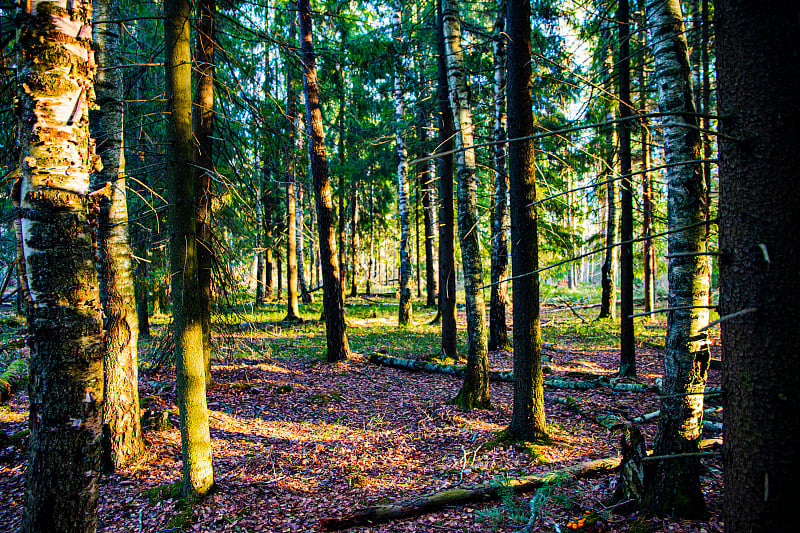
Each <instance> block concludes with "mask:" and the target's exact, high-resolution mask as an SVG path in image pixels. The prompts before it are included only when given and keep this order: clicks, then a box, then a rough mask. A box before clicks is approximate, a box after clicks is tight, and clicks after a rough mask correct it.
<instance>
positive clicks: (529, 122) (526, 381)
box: [507, 0, 547, 441]
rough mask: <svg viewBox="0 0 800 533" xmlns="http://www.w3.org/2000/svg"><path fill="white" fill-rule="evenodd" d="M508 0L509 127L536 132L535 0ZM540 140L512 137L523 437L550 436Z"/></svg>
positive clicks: (514, 422)
mask: <svg viewBox="0 0 800 533" xmlns="http://www.w3.org/2000/svg"><path fill="white" fill-rule="evenodd" d="M507 2H508V18H507V21H508V22H507V33H508V39H509V41H508V60H507V61H508V92H507V98H508V113H509V115H510V116H512V117H514V120H512V121H510V123H509V127H508V135H509V137H510V138H512V139H517V138H520V137H529V136H530V135H532V134H533V109H532V101H531V93H530V89H529V80H530V77H531V61H530V57H531V26H530V3H529V2H528V1H527V0H507ZM534 171H535V161H534V143H533V140H532V139H528V140H525V141H518V142H512V143H509V148H508V172H509V181H510V186H511V191H510V192H511V194H510V197H511V254H512V255H511V257H512V260H511V267H512V272H511V273H512V276H513V277H514V281H513V284H514V285H513V292H512V296H513V298H514V411H513V413H512V415H511V424H510V425H509V427H508V431H509V433H511V434H512V435H513V436H514V437H516V438H519V439H524V440H528V441H536V440H541V439H544V438H546V436H547V434H546V429H545V412H544V376H543V373H542V333H541V327H540V323H539V275H538V274H531V272H534V271H535V270H536V269H537V268H539V250H538V241H539V237H538V229H537V214H536V207H535V206H533V205H532V204H533V202H535V201H536V181H535V173H534Z"/></svg>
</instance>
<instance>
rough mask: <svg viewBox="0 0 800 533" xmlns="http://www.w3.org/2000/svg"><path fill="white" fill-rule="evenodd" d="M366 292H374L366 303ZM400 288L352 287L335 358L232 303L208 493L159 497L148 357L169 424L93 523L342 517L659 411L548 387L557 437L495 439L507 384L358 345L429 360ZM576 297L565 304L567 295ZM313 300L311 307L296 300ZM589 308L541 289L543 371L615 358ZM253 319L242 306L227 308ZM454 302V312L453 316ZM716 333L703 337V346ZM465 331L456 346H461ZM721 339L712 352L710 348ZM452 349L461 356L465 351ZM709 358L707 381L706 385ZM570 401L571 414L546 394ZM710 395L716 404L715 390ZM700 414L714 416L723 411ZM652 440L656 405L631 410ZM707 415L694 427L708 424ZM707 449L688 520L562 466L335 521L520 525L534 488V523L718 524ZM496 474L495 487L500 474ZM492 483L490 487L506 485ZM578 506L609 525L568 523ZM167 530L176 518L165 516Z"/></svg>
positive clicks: (612, 395)
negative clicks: (449, 500) (510, 488)
mask: <svg viewBox="0 0 800 533" xmlns="http://www.w3.org/2000/svg"><path fill="white" fill-rule="evenodd" d="M376 301H377V302H379V303H373V302H376ZM395 302H396V300H394V299H392V298H381V297H373V298H369V299H363V298H350V299H348V301H347V307H346V308H347V322H348V330H349V332H350V339H351V343H352V346H353V349H354V351H355V352H357V355H354V356H353V357H352V358H351V359H349V360H348V361H346V362H343V363H338V364H336V365H334V366H330V365H328V364H327V363H325V362H324V359H323V357H322V349H323V347H322V344H321V333H322V330H321V327H320V324H319V323H318V322H315V321H309V322H307V323H304V324H300V325H289V324H283V323H281V322H280V318H281V317H282V315H281V313H282V312H283V306H279V305H278V304H271V305H270V306H269V307H268V308H267V309H265V310H264V311H262V312H260V313H258V314H257V315H250V314H247V315H231V316H230V317H229V320H232V321H233V320H235V321H237V322H233V323H231V324H230V325H222V324H221V325H219V326H217V328H215V329H216V331H215V333H214V337H213V342H214V346H215V350H216V352H217V353H219V354H220V358H219V359H215V360H214V362H213V363H212V372H213V374H214V385H213V387H212V388H211V389H210V390H209V393H208V404H209V409H210V426H211V438H212V445H213V448H214V468H215V472H216V475H217V478H216V479H217V485H218V489H217V491H216V492H214V493H213V494H212V495H210V496H208V497H207V498H206V499H204V500H201V501H198V502H193V503H190V504H184V505H183V506H182V505H181V504H180V503H179V501H178V498H177V497H176V496H175V495H174V494H173V495H171V496H169V495H161V496H156V495H154V492H156V491H157V490H161V489H164V490H166V491H169V490H170V488H172V487H174V485H175V483H178V484H179V483H180V479H181V477H180V476H181V473H180V472H181V469H180V464H179V462H180V432H179V431H178V429H177V422H178V418H177V416H176V414H175V410H176V403H175V396H174V379H175V378H174V369H171V368H162V369H160V370H158V371H156V372H149V371H147V370H144V371H143V372H142V376H141V390H140V394H141V398H142V405H143V409H145V410H147V409H150V410H155V411H162V410H168V411H170V412H171V414H170V419H169V424H168V426H169V427H168V429H165V430H161V431H152V430H146V432H145V439H146V441H147V442H148V451H147V454H146V455H145V456H144V457H143V458H142V459H140V460H139V461H137V462H135V463H134V464H132V465H131V466H129V467H127V468H125V469H123V470H121V471H119V472H117V473H116V474H113V475H111V476H108V477H105V478H104V480H103V482H102V484H101V487H100V493H101V503H100V509H99V516H100V523H99V526H98V531H109V532H112V531H143V532H152V533H155V532H160V531H180V530H185V531H265V532H266V531H274V532H284V531H285V532H291V531H318V530H319V527H320V522H321V520H323V519H326V518H328V519H330V518H338V517H342V516H346V515H348V514H350V513H352V512H354V511H356V510H358V509H361V508H363V507H368V506H371V505H376V504H385V503H388V502H394V501H398V500H405V499H408V498H410V497H413V496H420V495H423V494H428V493H433V492H439V491H444V490H449V489H455V488H468V487H474V486H477V485H480V484H481V483H490V484H494V485H496V486H498V487H501V488H502V487H503V486H504V484H503V483H504V480H506V479H513V478H518V477H522V476H528V475H531V474H536V473H543V472H552V471H555V470H559V469H561V468H564V467H565V466H568V465H574V464H578V463H581V462H585V461H587V460H591V459H598V458H604V457H615V456H617V455H619V453H620V448H619V435H617V434H616V433H613V432H612V431H611V430H609V429H608V427H605V426H603V425H602V424H601V423H599V422H597V421H596V420H593V419H592V418H591V417H604V416H605V417H608V421H609V422H621V421H625V420H628V421H629V420H631V419H633V418H635V417H636V416H639V415H642V414H646V413H651V412H653V411H656V410H658V406H659V402H658V399H657V396H658V394H659V393H658V392H657V390H655V387H654V388H653V390H649V391H646V392H625V391H613V390H610V389H608V388H604V387H602V386H598V387H596V388H591V389H587V390H579V389H566V388H547V389H546V392H545V394H546V396H545V405H546V409H547V416H548V432H549V434H550V435H551V437H552V438H553V440H554V442H553V443H552V444H548V445H527V444H524V443H514V442H503V441H502V438H501V433H502V431H503V430H504V429H505V427H506V426H507V424H508V418H509V415H510V411H511V389H512V387H511V384H510V383H493V384H492V386H491V391H490V396H491V400H492V407H491V408H490V409H488V410H464V409H460V408H458V407H455V406H452V405H448V401H449V400H451V399H452V397H453V396H454V395H455V393H456V391H457V390H458V387H459V384H460V379H461V378H459V377H457V376H451V375H442V374H431V373H425V372H408V371H404V370H398V369H393V368H388V367H385V366H378V365H375V364H372V363H370V362H369V361H368V355H369V354H371V353H377V352H380V353H385V354H386V355H389V356H392V357H397V358H406V359H420V360H437V359H438V326H437V325H431V324H428V322H429V321H430V319H431V318H433V316H434V315H435V313H433V312H430V311H429V312H421V313H418V315H416V316H415V321H414V324H413V325H410V326H409V327H408V328H407V329H405V330H402V331H398V330H397V329H396V327H395V323H396V309H397V306H396V303H395ZM581 303H582V302H581V300H577V301H573V302H572V305H574V306H580V305H581ZM302 311H303V316H315V315H317V314H318V313H319V306H318V305H317V306H307V307H306V306H303V309H302ZM578 312H579V313H580V314H581V316H583V317H584V319H585V320H587V323H586V324H584V323H583V322H582V321H581V320H579V319H577V318H576V317H575V316H574V315H573V314H572V313H571V312H570V311H569V309H568V308H567V307H566V306H564V305H563V304H549V305H548V304H545V305H543V325H544V334H545V347H544V352H545V356H546V357H547V358H548V359H549V361H548V362H547V363H546V364H547V365H548V366H549V367H550V368H552V373H550V374H548V377H549V378H552V379H558V380H562V381H566V382H586V381H587V380H592V379H595V378H596V377H598V376H610V375H612V374H613V373H614V371H615V368H616V366H617V365H618V353H617V352H618V350H617V349H616V348H614V346H613V343H614V337H615V333H614V329H615V328H614V324H613V323H610V322H608V321H605V320H604V321H600V323H597V322H595V321H594V316H593V315H595V314H596V313H597V310H596V309H586V310H578ZM242 318H249V319H250V320H252V321H250V322H238V320H240V319H242ZM463 325H464V321H463V314H462V315H461V318H460V320H459V326H463ZM664 326H665V324H664V322H663V321H660V322H659V321H648V322H646V323H643V324H642V332H643V333H644V334H643V335H642V336H641V338H642V345H640V347H639V349H638V355H637V357H638V359H639V365H640V368H641V373H640V378H641V382H642V383H643V384H646V385H654V380H655V378H656V377H657V376H660V375H661V368H660V367H661V349H660V348H658V347H657V346H658V344H659V343H660V342H663V332H664ZM163 332H164V330H163V328H161V327H159V329H158V333H155V332H154V337H153V339H152V340H149V341H143V342H142V344H141V349H140V352H141V353H142V358H143V361H144V365H145V368H146V365H147V364H148V361H150V360H152V359H153V358H155V359H158V357H159V355H161V354H153V353H152V351H151V350H150V349H149V348H148V345H154V346H158V345H159V340H160V335H163ZM716 342H718V340H717V341H715V344H716ZM463 343H464V338H463V335H462V336H461V339H460V344H461V345H462V347H463ZM713 351H716V350H713ZM461 362H462V364H463V361H461ZM490 365H491V369H492V370H503V369H509V368H511V367H512V362H511V356H510V353H509V352H507V351H497V352H492V353H491V354H490ZM717 372H718V371H715V370H712V371H711V373H710V377H709V385H712V386H716V385H718V383H719V378H718V375H717ZM555 398H561V399H562V400H566V399H568V398H570V399H574V400H575V401H576V402H578V404H579V406H580V411H581V413H583V415H581V414H579V413H577V412H575V411H574V410H572V409H570V408H569V407H567V406H565V405H562V404H560V403H557V402H556V400H555ZM712 405H713V403H712ZM25 411H26V402H25V397H24V394H21V395H19V396H17V397H15V400H14V401H13V402H12V403H11V404H10V405H6V406H3V407H2V408H0V432H2V433H4V434H6V435H13V434H18V432H20V431H24V428H25V427H26V426H27V413H26V412H25ZM710 418H716V419H718V420H721V417H720V416H719V415H711V417H710ZM641 427H642V429H643V431H644V434H645V435H646V436H647V438H648V442H652V438H653V431H654V429H655V426H654V425H653V424H652V421H651V422H650V423H647V424H643V425H641ZM719 435H720V432H719V431H715V430H713V429H709V428H706V431H705V432H704V438H711V437H718V436H719ZM26 439H27V437H20V438H17V439H15V440H7V441H6V442H4V443H3V447H2V448H3V449H2V452H1V453H2V456H0V479H2V481H0V494H2V495H3V496H4V499H5V501H6V502H7V503H8V504H7V505H6V506H4V508H3V509H2V510H1V511H0V524H3V527H2V528H0V529H2V530H7V531H16V530H17V529H18V526H19V524H20V520H21V514H22V508H21V505H20V504H19V502H20V501H21V496H20V495H21V492H22V490H23V487H24V475H23V471H24V462H25V455H24V453H23V452H24V446H25V441H26ZM720 468H721V465H720V458H719V456H718V454H715V455H710V456H708V457H707V458H705V459H704V473H703V480H704V481H703V489H704V494H705V495H706V502H707V504H708V507H709V512H710V515H709V518H708V519H706V520H703V521H688V520H678V519H670V518H652V519H651V518H646V517H644V516H640V515H639V513H638V512H631V511H630V510H628V512H627V513H622V514H619V515H617V514H615V513H614V512H613V509H612V508H610V507H611V505H610V504H609V500H610V499H611V495H612V492H613V486H614V485H615V483H616V479H617V476H618V473H617V472H616V471H615V472H603V473H601V474H600V475H596V476H592V477H591V478H588V479H580V480H574V479H570V478H569V477H566V478H564V479H559V480H557V482H556V484H555V487H554V488H552V489H543V490H540V491H539V492H537V491H536V490H531V491H528V492H526V493H524V494H520V495H517V496H513V497H512V496H510V495H509V494H508V493H506V494H504V495H503V496H502V497H501V498H495V499H494V501H487V502H484V501H481V500H478V501H475V502H472V503H467V504H460V505H453V506H446V507H444V508H442V509H437V510H435V511H432V512H430V513H425V514H422V515H421V516H412V517H410V518H406V519H402V520H397V521H390V522H387V523H382V524H376V525H374V526H369V525H366V524H365V525H363V526H361V527H351V528H346V529H345V531H354V532H356V531H359V532H367V531H369V532H378V531H399V532H402V531H409V532H412V531H413V532H423V531H426V532H428V531H451V532H484V531H485V532H490V531H518V530H520V529H522V528H523V527H524V526H525V525H526V524H527V523H528V521H529V520H530V519H531V507H530V502H531V500H532V499H536V498H537V497H538V498H539V500H540V502H539V503H538V504H537V505H536V507H535V509H536V516H535V520H534V521H532V522H531V523H532V524H533V526H534V527H533V529H530V530H529V531H554V530H555V529H554V527H555V526H556V525H559V526H560V527H561V530H562V531H565V532H566V531H674V532H690V531H691V532H695V531H702V530H705V531H708V532H713V531H721V530H722V529H721V526H720V524H719V521H720V511H721V493H720V491H721V484H722V481H721V471H720ZM506 486H507V485H506ZM501 490H502V489H501ZM587 511H588V512H590V513H591V515H590V520H589V522H590V523H591V522H592V520H596V519H598V518H599V519H600V520H601V523H603V524H605V526H604V527H605V529H597V528H595V529H592V528H591V527H589V525H588V524H587V525H586V527H583V528H579V529H571V528H569V527H568V525H567V524H568V523H570V521H573V522H577V521H578V520H579V519H580V518H582V517H584V515H585V513H586V512H587ZM173 528H178V529H173Z"/></svg>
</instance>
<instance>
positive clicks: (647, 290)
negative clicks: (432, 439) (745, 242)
mask: <svg viewBox="0 0 800 533" xmlns="http://www.w3.org/2000/svg"><path fill="white" fill-rule="evenodd" d="M644 3H645V2H644V0H638V3H637V8H638V11H639V16H640V19H639V24H638V30H639V49H640V50H641V52H640V57H639V113H641V114H647V112H648V109H649V96H650V94H649V91H648V88H647V73H646V68H647V61H648V59H649V55H648V54H647V17H646V16H645V5H644ZM640 124H641V128H640V131H641V155H642V156H641V159H642V169H641V171H642V236H643V237H644V238H645V241H644V245H643V250H642V267H643V277H644V280H643V281H644V312H645V313H650V312H651V311H653V310H654V309H655V302H656V283H655V278H656V269H655V261H656V255H655V249H654V247H653V239H651V238H650V235H652V233H653V179H652V176H651V175H650V172H648V171H647V169H648V168H650V129H649V128H650V123H649V121H648V120H647V119H646V118H643V119H642V120H641V123H640Z"/></svg>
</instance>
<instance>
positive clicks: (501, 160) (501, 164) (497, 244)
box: [489, 0, 511, 350]
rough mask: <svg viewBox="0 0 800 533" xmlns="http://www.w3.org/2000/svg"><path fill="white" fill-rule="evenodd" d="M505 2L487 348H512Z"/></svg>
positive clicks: (500, 14) (498, 45) (500, 22)
mask: <svg viewBox="0 0 800 533" xmlns="http://www.w3.org/2000/svg"><path fill="white" fill-rule="evenodd" d="M505 32H506V4H505V0H500V2H499V5H498V11H497V19H496V20H495V23H494V42H493V43H492V49H493V51H494V141H495V142H496V143H497V144H495V146H494V183H495V186H494V209H493V210H492V215H493V216H492V291H491V297H490V299H489V302H490V303H489V349H490V350H507V349H509V348H511V344H510V343H509V341H508V329H507V327H506V307H508V303H509V302H508V292H507V290H506V284H505V283H501V281H502V280H504V279H506V278H507V277H508V239H507V238H506V226H507V225H508V175H507V174H506V144H505V143H504V141H505V139H506V72H505V71H506V39H507V37H506V35H505Z"/></svg>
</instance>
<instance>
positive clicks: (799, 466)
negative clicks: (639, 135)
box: [715, 0, 800, 533]
mask: <svg viewBox="0 0 800 533" xmlns="http://www.w3.org/2000/svg"><path fill="white" fill-rule="evenodd" d="M715 4H716V7H715V9H716V33H717V38H716V43H717V54H716V56H717V73H718V74H717V76H718V78H717V79H718V86H719V89H718V95H719V110H718V114H719V116H720V117H722V118H721V120H720V129H721V130H722V134H723V135H720V136H719V137H718V142H719V159H720V167H719V176H720V180H719V181H720V205H719V220H720V223H719V226H720V227H719V237H720V242H719V247H720V251H721V252H722V253H723V254H724V255H723V256H722V257H721V258H720V307H721V309H720V314H721V315H722V316H730V315H732V314H734V313H740V312H742V311H747V310H748V309H749V310H750V311H751V312H750V313H749V314H746V315H743V316H738V317H736V318H730V319H729V320H726V321H724V322H722V324H721V327H722V386H723V390H724V391H725V394H724V395H723V404H724V408H725V442H724V444H723V449H722V458H723V461H724V463H725V472H724V481H725V496H724V498H725V502H724V518H725V531H728V532H730V533H744V532H754V533H766V532H771V531H780V530H782V529H791V527H793V526H791V524H794V523H796V522H797V501H798V500H797V480H798V479H800V448H799V447H798V445H797V443H798V439H800V417H798V416H797V414H798V412H800V394H799V393H798V391H800V351H798V349H797V317H798V316H800V284H799V283H798V282H797V273H798V272H800V239H799V238H798V237H800V234H798V232H797V228H798V225H800V187H798V182H797V169H798V168H800V150H798V146H800V122H798V120H797V110H798V107H797V102H798V100H797V90H798V87H800V27H798V16H800V13H799V12H798V11H799V10H798V4H797V3H796V2H758V1H754V0H742V1H736V2H734V1H731V0H719V1H717V2H716V3H715ZM788 110H794V111H793V112H787V111H788Z"/></svg>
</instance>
